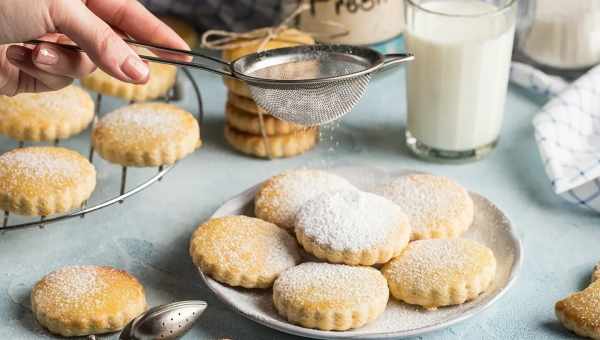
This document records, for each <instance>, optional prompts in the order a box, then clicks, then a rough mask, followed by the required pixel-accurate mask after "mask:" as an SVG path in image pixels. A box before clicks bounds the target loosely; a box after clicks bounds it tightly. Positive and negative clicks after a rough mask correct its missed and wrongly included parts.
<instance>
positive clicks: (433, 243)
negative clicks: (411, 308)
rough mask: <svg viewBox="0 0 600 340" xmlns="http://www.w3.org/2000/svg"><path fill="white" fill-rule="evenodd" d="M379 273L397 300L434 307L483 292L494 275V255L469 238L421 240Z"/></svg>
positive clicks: (412, 243) (454, 303) (428, 307)
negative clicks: (381, 273)
mask: <svg viewBox="0 0 600 340" xmlns="http://www.w3.org/2000/svg"><path fill="white" fill-rule="evenodd" d="M382 272H383V275H384V276H385V278H386V279H387V281H388V285H389V287H390V292H391V293H392V295H393V296H394V297H395V298H396V299H398V300H401V301H404V302H406V303H409V304H413V305H420V306H423V307H424V308H427V309H436V308H437V307H441V306H449V305H457V304H461V303H464V302H466V301H469V300H473V299H475V298H476V297H477V296H479V295H480V294H481V293H483V292H484V291H486V290H487V289H488V288H489V287H490V285H491V284H492V282H493V281H494V277H495V275H496V258H495V257H494V253H493V252H492V250H491V249H489V248H488V247H486V246H484V245H482V244H479V243H477V242H475V241H472V240H468V239H462V238H455V239H435V240H420V241H415V242H411V243H410V244H409V245H408V247H406V249H405V250H404V251H403V252H402V254H401V255H400V256H398V257H396V258H395V259H393V260H392V261H390V262H389V263H388V264H386V265H385V266H384V267H383V269H382Z"/></svg>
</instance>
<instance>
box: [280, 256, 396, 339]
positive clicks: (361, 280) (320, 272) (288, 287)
mask: <svg viewBox="0 0 600 340" xmlns="http://www.w3.org/2000/svg"><path fill="white" fill-rule="evenodd" d="M388 298H389V290H388V287H387V283H386V281H385V278H384V277H383V276H382V275H381V273H380V272H379V271H378V270H376V269H374V268H369V267H354V266H347V265H341V264H329V263H315V262H308V263H303V264H301V265H299V266H296V267H294V268H291V269H288V270H286V271H285V272H283V273H282V274H281V275H280V276H279V278H278V279H277V280H276V281H275V284H274V285H273V303H274V305H275V308H276V309H277V312H278V313H279V314H280V315H282V316H283V317H285V318H286V319H287V320H289V321H290V322H293V323H296V324H299V325H301V326H303V327H308V328H316V329H321V330H336V331H344V330H348V329H352V328H358V327H362V326H364V325H365V324H367V323H369V322H371V321H373V320H375V319H377V317H379V316H380V315H381V314H382V313H383V311H384V310H385V307H386V305H387V302H388Z"/></svg>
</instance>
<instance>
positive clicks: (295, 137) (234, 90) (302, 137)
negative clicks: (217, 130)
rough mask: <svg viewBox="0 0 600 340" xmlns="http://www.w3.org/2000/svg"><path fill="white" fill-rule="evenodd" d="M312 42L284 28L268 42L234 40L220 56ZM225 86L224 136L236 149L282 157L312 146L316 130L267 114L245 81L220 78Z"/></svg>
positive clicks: (263, 156)
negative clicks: (226, 93)
mask: <svg viewBox="0 0 600 340" xmlns="http://www.w3.org/2000/svg"><path fill="white" fill-rule="evenodd" d="M303 44H304V45H307V44H314V40H313V38H312V37H311V36H310V35H308V34H305V33H302V32H300V31H298V30H295V29H287V30H285V31H283V32H282V33H280V34H279V35H277V36H276V37H274V38H272V39H271V40H269V41H268V42H266V43H265V42H263V40H262V39H260V40H256V41H248V42H242V41H236V42H234V44H233V45H234V46H235V47H233V48H230V49H226V50H224V52H223V58H224V59H225V60H228V61H233V60H236V59H238V58H240V57H243V56H245V55H248V54H252V53H256V52H257V51H258V50H259V49H261V50H270V49H276V48H283V47H291V46H297V45H303ZM224 82H225V86H226V87H227V89H228V92H229V93H228V97H227V104H226V106H225V117H226V122H227V124H226V125H225V139H226V140H227V142H228V143H229V144H230V145H231V146H232V147H233V148H234V149H236V150H237V151H239V152H241V153H244V154H247V155H252V156H256V157H262V158H282V157H292V156H296V155H300V154H302V153H304V152H306V151H308V150H310V149H312V148H313V147H314V146H315V145H316V144H317V141H318V138H319V130H318V128H316V127H312V128H306V127H303V126H301V125H297V124H292V123H288V122H285V121H282V120H280V119H277V118H275V117H273V116H271V115H270V114H269V113H268V112H266V111H265V110H264V109H262V108H261V107H259V106H258V105H257V104H256V103H255V102H254V100H253V99H252V95H251V93H250V89H249V88H248V87H247V86H246V84H244V83H242V82H240V81H237V80H235V79H229V78H225V79H224Z"/></svg>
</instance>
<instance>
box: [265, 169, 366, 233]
mask: <svg viewBox="0 0 600 340" xmlns="http://www.w3.org/2000/svg"><path fill="white" fill-rule="evenodd" d="M353 189H355V187H354V186H353V185H352V184H350V182H348V181H347V180H346V179H344V178H343V177H340V176H337V175H334V174H332V173H329V172H326V171H322V170H313V169H302V170H292V171H286V172H284V173H282V174H280V175H277V176H274V177H272V178H270V179H269V180H267V181H266V182H265V183H263V184H262V186H261V187H260V189H259V190H258V192H257V193H256V197H255V199H254V212H255V214H256V217H258V218H262V219H263V220H266V221H269V222H272V223H275V224H277V225H278V226H280V227H282V228H285V229H289V230H292V229H293V228H294V220H295V218H296V213H297V212H298V210H300V207H301V206H302V205H303V204H304V203H306V202H307V201H308V200H310V199H311V198H314V197H316V196H318V195H319V194H322V193H324V192H328V191H336V190H353Z"/></svg>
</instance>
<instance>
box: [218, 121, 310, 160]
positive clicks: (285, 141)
mask: <svg viewBox="0 0 600 340" xmlns="http://www.w3.org/2000/svg"><path fill="white" fill-rule="evenodd" d="M225 140H226V141H227V143H229V145H231V146H232V147H233V148H234V149H235V150H237V151H239V152H241V153H243V154H246V155H251V156H255V157H261V158H269V157H270V158H285V157H293V156H298V155H301V154H303V153H305V152H307V151H308V150H310V149H312V148H314V147H315V146H316V145H317V143H318V141H319V129H318V128H305V129H303V130H298V131H294V132H292V133H289V134H287V135H272V136H268V138H267V143H265V139H264V138H263V136H261V135H255V134H251V133H246V132H242V131H239V130H237V129H235V128H233V127H231V126H229V125H228V124H226V125H225Z"/></svg>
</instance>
